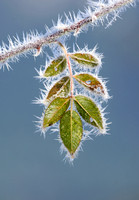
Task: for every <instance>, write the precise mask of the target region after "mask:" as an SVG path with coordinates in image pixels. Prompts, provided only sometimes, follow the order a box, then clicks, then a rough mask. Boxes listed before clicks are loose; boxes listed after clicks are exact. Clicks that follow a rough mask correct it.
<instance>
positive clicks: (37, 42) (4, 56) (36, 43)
mask: <svg viewBox="0 0 139 200" xmlns="http://www.w3.org/2000/svg"><path fill="white" fill-rule="evenodd" d="M132 2H133V0H121V1H118V2H114V3H113V4H110V5H108V4H103V6H102V7H101V8H100V9H99V10H97V11H94V12H93V13H92V14H91V15H90V16H88V17H85V18H84V19H82V20H80V21H78V22H76V23H73V24H72V25H69V26H67V27H66V28H61V29H60V30H58V31H56V32H54V33H52V34H50V35H43V36H42V37H40V38H37V37H36V38H34V40H33V41H31V42H28V43H26V44H24V43H23V44H21V45H20V46H18V45H17V46H15V47H13V48H12V49H6V50H5V51H4V50H1V52H0V62H1V63H4V62H5V61H6V60H8V59H9V58H13V57H14V56H16V55H20V54H21V53H25V52H27V51H29V50H33V49H38V48H40V47H42V46H44V45H47V44H50V43H54V42H56V40H57V39H58V38H59V37H61V36H62V35H66V34H68V33H70V32H75V33H76V32H78V31H79V30H80V29H81V28H82V27H83V26H85V25H88V24H90V23H95V21H97V20H98V19H100V18H101V17H103V16H105V15H107V14H109V13H110V12H112V11H115V10H117V9H118V8H120V7H123V6H124V5H126V4H129V3H132Z"/></svg>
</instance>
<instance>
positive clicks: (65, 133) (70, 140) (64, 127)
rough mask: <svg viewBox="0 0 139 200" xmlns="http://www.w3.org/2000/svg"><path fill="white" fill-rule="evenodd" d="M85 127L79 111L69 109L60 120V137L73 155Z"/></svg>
mask: <svg viewBox="0 0 139 200" xmlns="http://www.w3.org/2000/svg"><path fill="white" fill-rule="evenodd" d="M82 135H83V127H82V121H81V119H80V116H79V115H78V113H77V112H75V111H71V110H68V111H67V112H66V113H65V114H64V115H63V117H62V119H61V120H60V137H61V139H62V141H63V144H64V145H65V147H66V148H67V149H68V151H69V153H70V154H71V156H73V155H74V153H75V152H76V150H77V148H78V147H79V145H80V141H81V139H82Z"/></svg>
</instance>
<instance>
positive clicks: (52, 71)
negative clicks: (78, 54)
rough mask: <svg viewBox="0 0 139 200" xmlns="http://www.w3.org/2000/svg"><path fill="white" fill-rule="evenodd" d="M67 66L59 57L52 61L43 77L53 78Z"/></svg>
mask: <svg viewBox="0 0 139 200" xmlns="http://www.w3.org/2000/svg"><path fill="white" fill-rule="evenodd" d="M66 66H67V60H66V58H65V57H64V56H59V57H58V58H57V59H55V60H53V61H52V62H51V63H50V65H49V66H48V67H47V69H46V70H45V72H44V76H45V77H49V76H55V75H57V74H60V73H61V72H63V71H64V69H65V68H66Z"/></svg>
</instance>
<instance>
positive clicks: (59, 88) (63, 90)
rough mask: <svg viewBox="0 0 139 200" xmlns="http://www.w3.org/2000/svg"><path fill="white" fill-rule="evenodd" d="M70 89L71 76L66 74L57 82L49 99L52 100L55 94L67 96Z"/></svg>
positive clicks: (50, 92) (49, 94)
mask: <svg viewBox="0 0 139 200" xmlns="http://www.w3.org/2000/svg"><path fill="white" fill-rule="evenodd" d="M69 91H70V77H69V76H65V77H63V78H62V79H61V80H60V81H58V82H57V83H55V85H54V86H53V87H52V88H51V90H50V91H49V93H48V96H47V100H51V99H52V98H53V97H55V96H57V97H58V96H59V97H66V96H67V95H68V94H69Z"/></svg>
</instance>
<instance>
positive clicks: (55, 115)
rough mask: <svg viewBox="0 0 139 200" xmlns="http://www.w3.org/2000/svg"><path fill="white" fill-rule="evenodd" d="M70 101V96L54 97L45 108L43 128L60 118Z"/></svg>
mask: <svg viewBox="0 0 139 200" xmlns="http://www.w3.org/2000/svg"><path fill="white" fill-rule="evenodd" d="M69 103H70V98H69V97H68V98H60V97H57V98H56V99H54V100H53V101H52V102H51V103H50V104H49V106H48V107H47V109H46V110H45V114H44V119H43V128H46V127H48V126H51V125H52V124H54V123H56V122H57V121H59V120H60V119H61V117H62V116H63V114H64V113H65V111H66V110H67V109H68V107H69Z"/></svg>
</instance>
